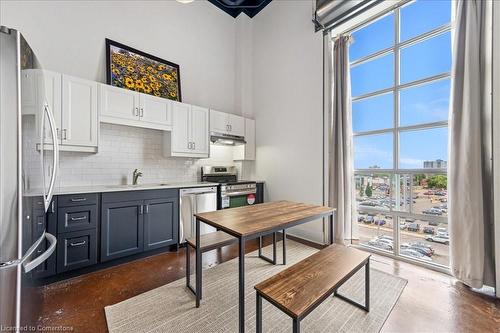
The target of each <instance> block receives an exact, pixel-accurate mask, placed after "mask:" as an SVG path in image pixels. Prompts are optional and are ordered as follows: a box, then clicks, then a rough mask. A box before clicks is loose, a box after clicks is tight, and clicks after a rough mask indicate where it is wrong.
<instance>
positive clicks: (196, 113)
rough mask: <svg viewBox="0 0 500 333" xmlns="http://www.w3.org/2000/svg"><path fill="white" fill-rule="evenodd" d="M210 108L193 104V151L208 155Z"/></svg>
mask: <svg viewBox="0 0 500 333" xmlns="http://www.w3.org/2000/svg"><path fill="white" fill-rule="evenodd" d="M208 112H209V111H208V109H206V108H202V107H199V106H195V105H192V106H191V141H192V143H193V147H192V150H193V153H196V154H201V155H204V156H207V157H208V149H209V144H208V142H209V138H208V119H209V116H208Z"/></svg>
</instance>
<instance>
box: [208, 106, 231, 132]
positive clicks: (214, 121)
mask: <svg viewBox="0 0 500 333" xmlns="http://www.w3.org/2000/svg"><path fill="white" fill-rule="evenodd" d="M227 116H228V114H227V113H224V112H220V111H216V110H212V109H210V132H217V133H226V132H227V131H228V130H229V127H228V117H227Z"/></svg>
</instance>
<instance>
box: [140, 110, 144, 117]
mask: <svg viewBox="0 0 500 333" xmlns="http://www.w3.org/2000/svg"><path fill="white" fill-rule="evenodd" d="M139 117H141V118H142V117H144V109H143V108H141V113H140V114H139Z"/></svg>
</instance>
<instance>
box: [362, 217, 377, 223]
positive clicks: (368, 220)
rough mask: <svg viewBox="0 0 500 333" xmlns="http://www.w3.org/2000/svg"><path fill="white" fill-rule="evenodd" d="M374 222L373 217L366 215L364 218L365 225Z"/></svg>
mask: <svg viewBox="0 0 500 333" xmlns="http://www.w3.org/2000/svg"><path fill="white" fill-rule="evenodd" d="M374 220H375V218H374V217H373V215H368V216H367V217H366V218H365V221H364V222H365V223H373V221H374Z"/></svg>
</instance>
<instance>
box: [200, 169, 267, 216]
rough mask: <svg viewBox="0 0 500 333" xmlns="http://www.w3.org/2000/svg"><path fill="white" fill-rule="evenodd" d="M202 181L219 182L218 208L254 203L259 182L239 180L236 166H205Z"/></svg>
mask: <svg viewBox="0 0 500 333" xmlns="http://www.w3.org/2000/svg"><path fill="white" fill-rule="evenodd" d="M201 181H206V182H213V183H219V184H220V185H219V190H218V192H217V209H225V208H234V207H241V206H247V205H253V204H254V203H255V201H256V193H257V183H256V182H255V181H248V180H238V170H237V169H236V167H235V166H203V167H202V168H201Z"/></svg>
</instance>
